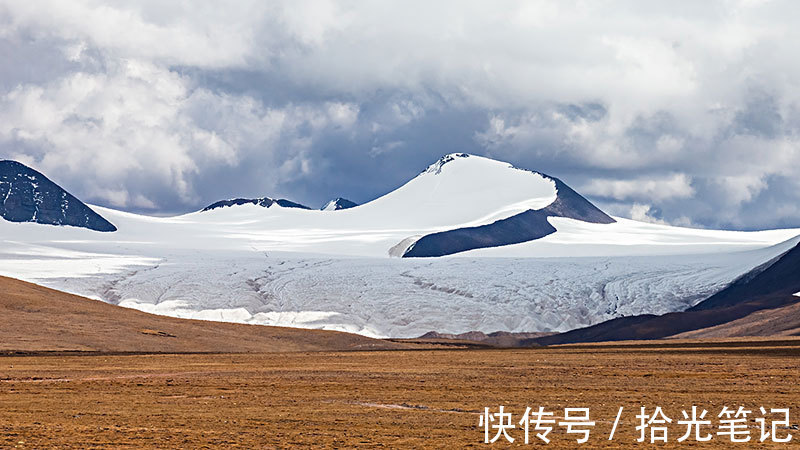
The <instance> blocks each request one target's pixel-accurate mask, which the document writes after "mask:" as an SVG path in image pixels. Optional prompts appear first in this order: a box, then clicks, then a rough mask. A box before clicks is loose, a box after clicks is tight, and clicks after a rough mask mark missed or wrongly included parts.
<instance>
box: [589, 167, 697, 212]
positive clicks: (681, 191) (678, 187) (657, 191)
mask: <svg viewBox="0 0 800 450" xmlns="http://www.w3.org/2000/svg"><path fill="white" fill-rule="evenodd" d="M581 191H582V192H585V193H586V194H589V195H596V196H600V197H610V198H613V199H616V200H631V199H633V200H649V201H656V202H658V201H664V200H671V199H680V198H690V197H692V196H693V195H694V192H695V191H694V188H692V180H691V178H690V177H688V176H686V175H685V174H682V173H675V174H671V175H668V176H646V177H640V178H635V179H630V180H609V179H593V180H591V181H590V182H589V183H588V184H586V185H585V186H583V188H582V189H581ZM647 206H648V208H649V205H647Z"/></svg>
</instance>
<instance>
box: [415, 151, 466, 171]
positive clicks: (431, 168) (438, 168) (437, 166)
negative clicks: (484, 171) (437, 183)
mask: <svg viewBox="0 0 800 450" xmlns="http://www.w3.org/2000/svg"><path fill="white" fill-rule="evenodd" d="M470 156H471V155H470V154H468V153H450V154H448V155H444V156H442V157H441V158H439V160H438V161H436V162H435V163H433V164H431V165H430V166H428V168H427V169H425V171H424V172H423V173H433V174H436V175H438V174H440V173H442V167H444V166H445V164H447V163H449V162H453V161H455V160H456V158H469V157H470Z"/></svg>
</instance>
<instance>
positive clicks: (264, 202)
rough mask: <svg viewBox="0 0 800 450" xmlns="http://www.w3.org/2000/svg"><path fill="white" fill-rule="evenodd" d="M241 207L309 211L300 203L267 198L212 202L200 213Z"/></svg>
mask: <svg viewBox="0 0 800 450" xmlns="http://www.w3.org/2000/svg"><path fill="white" fill-rule="evenodd" d="M242 205H256V206H260V207H262V208H269V207H270V206H272V205H278V206H280V207H282V208H300V209H311V208H309V207H308V206H305V205H301V204H300V203H295V202H293V201H291V200H286V199H285V198H269V197H259V198H232V199H229V200H220V201H218V202H214V203H212V204H210V205H208V206H206V207H205V208H203V209H202V211H211V210H212V209H217V208H226V207H229V206H242Z"/></svg>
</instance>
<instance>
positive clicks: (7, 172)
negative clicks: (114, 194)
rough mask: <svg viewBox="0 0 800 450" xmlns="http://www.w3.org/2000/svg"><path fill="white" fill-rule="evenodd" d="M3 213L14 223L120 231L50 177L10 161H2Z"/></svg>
mask: <svg viewBox="0 0 800 450" xmlns="http://www.w3.org/2000/svg"><path fill="white" fill-rule="evenodd" d="M0 216H2V217H3V218H4V219H6V220H8V221H10V222H35V223H41V224H46V225H69V226H73V227H81V228H88V229H90V230H95V231H116V230H117V227H115V226H114V225H113V224H112V223H111V222H109V221H108V220H106V219H104V218H103V217H102V216H100V215H99V214H97V213H96V212H94V211H93V210H92V209H91V208H89V207H88V206H86V205H85V204H84V203H83V202H81V201H80V200H78V199H77V198H75V197H74V196H72V195H71V194H70V193H69V192H67V191H65V190H64V189H63V188H61V187H60V186H59V185H57V184H56V183H53V182H52V181H50V180H49V179H48V178H47V177H46V176H44V175H42V174H41V173H39V172H37V171H36V170H33V169H31V168H30V167H28V166H26V165H24V164H22V163H19V162H17V161H9V160H5V161H0Z"/></svg>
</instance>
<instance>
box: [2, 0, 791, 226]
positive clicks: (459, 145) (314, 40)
mask: <svg viewBox="0 0 800 450" xmlns="http://www.w3.org/2000/svg"><path fill="white" fill-rule="evenodd" d="M798 23H800V3H799V2H795V1H785V2H781V1H772V2H770V1H757V0H746V1H744V0H743V1H733V0H729V1H704V2H697V1H669V2H641V1H635V0H633V1H603V0H597V1H568V0H564V1H537V0H527V1H519V2H515V1H504V2H491V1H481V2H475V1H466V0H452V1H449V0H442V1H437V2H427V1H414V0H403V1H385V2H364V1H358V2H356V1H353V2H350V1H339V2H333V1H324V0H320V1H305V0H292V1H286V2H282V1H263V0H254V1H249V0H241V1H236V2H218V1H206V0H192V1H191V2H190V1H176V2H163V1H156V0H126V1H119V2H116V1H106V2H100V1H89V0H72V1H70V2H64V1H58V0H52V1H48V0H0V58H1V59H0V60H1V61H2V64H0V159H15V160H18V161H20V162H23V163H25V164H28V165H30V166H32V167H34V168H35V169H37V170H39V171H41V172H43V173H44V174H45V175H47V176H48V177H49V178H51V179H52V180H54V181H56V182H57V183H59V184H61V185H62V186H63V187H65V188H66V189H67V190H69V191H70V192H71V193H73V194H74V195H76V196H77V197H78V198H81V199H82V200H84V201H86V202H89V203H92V204H98V205H102V206H108V207H113V208H117V209H123V210H127V211H133V212H138V213H145V214H157V215H165V214H177V213H183V212H188V211H193V210H197V209H199V208H201V207H203V206H205V205H207V204H209V203H212V202H214V201H216V200H219V199H223V198H230V197H255V196H270V197H283V198H288V199H291V200H294V201H298V202H300V203H304V204H307V205H309V206H312V207H320V206H322V205H323V204H324V203H325V202H326V201H327V200H329V199H331V198H335V197H340V196H341V197H346V198H348V199H351V200H353V201H356V202H359V203H362V202H366V201H369V200H371V199H373V198H376V197H378V196H380V195H383V194H385V193H387V192H390V191H392V190H394V189H395V188H397V187H399V186H400V185H402V184H403V183H405V182H406V181H408V180H409V179H411V178H413V177H414V176H416V175H417V174H418V173H419V172H421V171H422V170H423V169H425V167H427V166H428V165H429V164H431V163H433V162H435V161H436V160H437V159H438V158H439V157H441V156H442V155H444V154H447V153H452V152H467V153H473V154H478V155H483V156H488V157H491V158H495V159H500V160H504V161H508V162H511V163H513V164H514V165H515V166H519V167H523V168H527V169H532V170H538V171H541V172H544V173H547V174H550V175H553V176H556V177H559V178H560V179H562V180H563V181H564V182H566V183H567V184H569V185H570V186H571V187H573V188H574V189H576V190H577V191H578V192H580V193H582V194H584V195H585V196H586V197H588V198H589V199H590V200H592V201H593V202H594V203H596V204H597V205H598V206H600V207H601V208H603V209H604V210H606V211H607V212H609V213H611V214H615V215H618V216H623V217H631V218H634V219H638V220H646V221H652V222H663V223H669V224H674V225H681V226H692V227H708V228H729V229H763V228H776V227H798V226H800V174H798V168H799V167H800V58H798V57H797V54H798V49H797V43H798V42H800V27H798V26H797V24H798Z"/></svg>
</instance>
